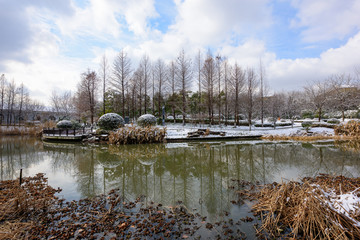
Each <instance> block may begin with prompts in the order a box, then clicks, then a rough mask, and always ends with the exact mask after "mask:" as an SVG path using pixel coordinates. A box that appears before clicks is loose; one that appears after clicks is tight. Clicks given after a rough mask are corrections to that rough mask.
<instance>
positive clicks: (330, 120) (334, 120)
mask: <svg viewBox="0 0 360 240" xmlns="http://www.w3.org/2000/svg"><path fill="white" fill-rule="evenodd" d="M327 123H332V124H339V123H340V120H339V119H336V118H330V119H329V120H327Z"/></svg>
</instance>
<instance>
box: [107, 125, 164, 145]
mask: <svg viewBox="0 0 360 240" xmlns="http://www.w3.org/2000/svg"><path fill="white" fill-rule="evenodd" d="M165 136H166V128H158V127H144V128H142V127H137V126H130V127H123V128H120V129H119V130H117V131H116V132H110V134H109V143H110V144H117V145H120V144H141V143H161V142H164V141H165Z"/></svg>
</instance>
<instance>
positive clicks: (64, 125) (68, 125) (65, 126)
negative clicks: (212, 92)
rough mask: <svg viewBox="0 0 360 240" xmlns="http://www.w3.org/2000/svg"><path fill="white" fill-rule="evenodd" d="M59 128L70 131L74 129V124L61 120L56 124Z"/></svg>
mask: <svg viewBox="0 0 360 240" xmlns="http://www.w3.org/2000/svg"><path fill="white" fill-rule="evenodd" d="M56 127H57V128H60V129H70V128H73V123H72V122H71V121H70V120H61V121H59V122H58V123H57V124H56Z"/></svg>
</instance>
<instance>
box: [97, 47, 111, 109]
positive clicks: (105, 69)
mask: <svg viewBox="0 0 360 240" xmlns="http://www.w3.org/2000/svg"><path fill="white" fill-rule="evenodd" d="M109 71H110V65H109V61H108V59H107V58H106V55H105V54H104V55H103V56H102V58H101V61H100V69H99V76H100V78H101V80H102V85H103V86H102V87H103V89H102V90H103V91H102V102H103V106H102V108H103V114H105V113H106V85H107V83H108V80H109V76H110V73H109Z"/></svg>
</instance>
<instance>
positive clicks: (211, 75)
mask: <svg viewBox="0 0 360 240" xmlns="http://www.w3.org/2000/svg"><path fill="white" fill-rule="evenodd" d="M201 73H202V85H203V89H204V90H205V91H206V105H207V110H208V118H209V120H210V124H213V123H214V122H213V121H214V87H215V77H216V66H215V61H214V58H213V57H212V55H211V52H210V51H209V52H208V54H207V57H206V59H205V61H204V65H203V67H202V71H201Z"/></svg>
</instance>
